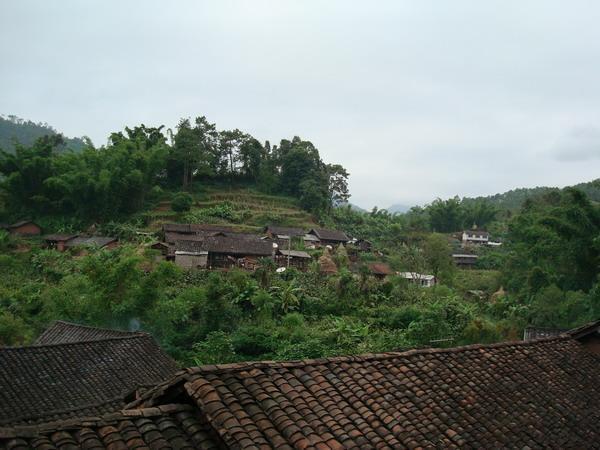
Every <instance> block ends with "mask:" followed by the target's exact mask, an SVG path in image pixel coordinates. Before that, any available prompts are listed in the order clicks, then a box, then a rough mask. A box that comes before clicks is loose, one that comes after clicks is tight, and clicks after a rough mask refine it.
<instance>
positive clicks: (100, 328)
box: [52, 319, 148, 334]
mask: <svg viewBox="0 0 600 450" xmlns="http://www.w3.org/2000/svg"><path fill="white" fill-rule="evenodd" d="M56 323H63V324H65V325H69V326H72V327H77V328H86V329H88V330H90V329H93V330H101V331H111V332H118V333H131V334H148V333H146V332H144V331H129V330H122V329H120V328H105V327H95V326H92V325H83V324H80V323H75V322H69V321H68V320H61V319H58V320H55V321H54V322H53V324H52V325H54V324H56Z"/></svg>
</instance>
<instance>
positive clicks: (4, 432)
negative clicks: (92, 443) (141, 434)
mask: <svg viewBox="0 0 600 450" xmlns="http://www.w3.org/2000/svg"><path fill="white" fill-rule="evenodd" d="M193 409H194V407H193V406H192V405H189V404H185V403H168V404H165V405H160V406H152V407H146V408H139V409H120V410H116V411H114V412H110V413H106V414H103V415H100V416H88V417H77V418H74V419H63V420H54V421H49V422H43V423H40V424H32V425H14V426H12V427H7V426H0V439H8V438H13V437H19V436H31V435H36V434H40V433H44V432H45V431H55V430H57V429H60V430H68V429H71V428H72V429H78V428H80V427H81V426H82V425H85V426H100V425H106V424H108V423H111V422H116V421H120V420H127V419H131V418H132V417H156V416H163V415H165V414H170V413H173V412H180V411H190V410H193Z"/></svg>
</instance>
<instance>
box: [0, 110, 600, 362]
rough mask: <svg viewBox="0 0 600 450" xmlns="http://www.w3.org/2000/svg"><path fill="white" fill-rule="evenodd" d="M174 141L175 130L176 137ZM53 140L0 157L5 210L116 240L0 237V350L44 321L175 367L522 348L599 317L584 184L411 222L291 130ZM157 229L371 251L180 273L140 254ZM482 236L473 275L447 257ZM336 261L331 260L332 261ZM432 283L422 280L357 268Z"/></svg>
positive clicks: (456, 207) (420, 212)
mask: <svg viewBox="0 0 600 450" xmlns="http://www.w3.org/2000/svg"><path fill="white" fill-rule="evenodd" d="M170 136H172V138H171V137H170ZM60 145H61V138H60V136H57V135H51V136H48V137H44V138H42V139H40V140H38V141H37V142H36V143H35V144H33V145H32V146H30V147H18V148H17V150H16V152H15V153H14V154H9V153H3V154H2V156H1V157H0V174H2V179H1V180H0V195H1V196H0V199H2V208H1V211H0V214H1V215H2V216H3V217H2V218H3V219H5V220H12V219H18V218H22V217H23V216H24V215H28V216H29V217H33V218H36V219H37V220H38V221H40V223H41V224H42V225H44V226H45V231H47V232H52V231H62V230H66V229H68V230H73V231H81V230H83V229H84V228H86V227H87V226H88V225H89V224H91V223H95V229H96V230H97V231H101V232H104V233H108V234H116V235H118V236H119V237H120V238H121V240H122V242H123V244H124V245H123V246H122V247H121V248H119V249H116V250H89V251H88V252H87V253H86V254H83V255H81V254H79V253H76V252H72V251H68V252H65V253H59V252H56V251H53V250H47V249H44V248H42V245H41V240H38V239H19V238H15V237H14V236H10V235H8V234H7V233H4V232H0V345H15V344H24V343H25V344H26V343H29V342H31V340H32V339H33V338H34V337H35V336H36V335H37V334H38V333H39V332H41V331H42V330H43V329H44V327H45V326H47V325H48V323H49V322H50V321H52V320H55V319H63V320H71V321H75V322H80V323H85V324H90V325H97V326H104V327H124V328H137V327H141V328H142V329H144V330H147V331H150V332H151V333H152V334H153V335H154V336H155V337H156V338H157V339H158V340H159V341H160V343H161V344H162V345H163V346H164V347H165V348H166V349H167V350H168V351H169V352H170V353H171V354H172V355H173V356H174V357H175V358H177V359H178V360H179V361H180V362H181V363H182V364H195V363H197V364H200V363H213V362H228V361H236V360H250V359H295V358H307V357H318V356H327V355H336V354H352V353H363V352H376V351H386V350H397V349H401V348H408V347H414V346H431V345H434V346H441V345H443V346H450V345H459V344H463V343H473V342H493V341H499V340H505V339H517V338H519V337H520V336H521V334H522V331H523V328H524V327H525V326H526V325H527V324H535V325H538V326H547V327H561V328H568V327H572V326H577V325H580V324H582V323H584V322H586V321H589V320H592V319H594V318H598V317H600V284H599V283H598V273H599V267H600V208H599V207H598V205H597V204H595V203H593V202H592V201H591V200H590V198H589V197H588V196H587V195H586V193H585V192H583V191H581V190H577V189H565V190H551V191H549V192H546V193H545V194H543V195H540V196H534V197H532V198H530V199H528V200H527V201H525V203H524V204H523V206H522V207H520V208H518V209H516V210H515V211H513V212H511V213H510V214H508V213H507V212H506V210H504V209H503V208H501V207H499V206H498V205H494V204H493V203H491V202H488V201H486V200H483V199H479V200H477V201H471V200H468V199H463V200H461V199H458V198H453V199H448V200H436V201H434V202H433V203H431V204H430V205H427V206H426V207H423V208H413V209H411V210H410V211H409V212H407V213H405V214H390V213H388V212H387V211H385V210H377V209H375V210H373V211H371V212H368V213H365V212H360V211H356V210H354V209H353V208H351V207H350V206H341V207H334V206H336V205H339V204H342V203H343V202H345V201H346V200H347V196H348V192H347V186H346V179H347V173H346V172H345V170H344V169H343V168H342V167H341V166H337V165H328V164H325V163H323V162H322V161H321V159H320V157H319V153H318V151H317V149H316V148H315V147H314V146H313V145H312V144H311V143H310V142H308V141H303V140H301V139H300V138H293V139H292V140H282V141H281V143H280V144H279V145H278V146H273V147H271V146H270V145H269V144H268V143H266V144H264V145H263V144H261V143H259V142H258V141H256V140H255V139H253V138H252V137H251V136H249V135H247V134H244V133H242V132H240V131H239V130H233V131H217V130H216V127H215V126H214V125H213V124H210V123H209V122H208V121H207V120H206V119H205V118H198V119H196V120H195V121H194V122H191V121H189V120H183V121H181V122H180V124H179V127H178V129H177V130H176V132H175V133H170V132H164V133H163V131H162V128H148V127H145V126H143V125H142V126H139V127H135V128H133V129H129V128H127V129H126V130H125V132H123V133H114V134H113V135H112V136H111V138H110V143H109V144H108V145H107V146H106V147H101V148H99V149H96V148H93V147H91V146H88V147H87V148H86V149H84V150H83V151H82V152H80V153H77V154H75V153H70V152H66V153H65V152H58V151H57V148H58V146H60ZM166 221H181V222H190V223H213V224H229V225H233V226H234V227H236V228H238V229H239V230H242V231H255V232H256V231H258V230H259V229H260V227H262V226H264V225H265V224H267V223H278V224H281V225H290V226H301V227H310V226H314V225H315V224H317V223H319V224H320V225H324V226H330V227H335V228H338V229H341V230H344V231H345V232H346V233H349V234H350V235H352V236H353V237H357V238H363V239H367V240H369V241H371V242H372V243H373V244H374V248H375V252H374V253H361V254H359V255H358V257H357V258H358V259H357V260H356V261H354V262H352V263H351V262H350V258H349V254H348V252H347V251H346V250H344V249H343V248H338V249H334V251H333V252H332V253H333V254H332V255H330V258H331V260H332V261H334V262H335V264H336V265H337V269H338V273H337V274H335V275H328V276H325V275H323V274H322V273H320V272H319V265H318V263H317V260H318V258H319V256H321V255H322V253H323V250H314V251H312V254H313V262H312V263H311V265H310V269H309V270H308V271H307V272H305V273H301V272H297V271H295V270H293V269H292V270H288V271H286V272H284V273H282V274H280V273H276V272H275V270H274V269H275V266H274V264H273V262H272V261H270V260H264V261H262V264H261V267H260V268H259V269H258V270H257V271H256V272H255V273H247V272H242V271H239V270H233V271H230V272H214V273H210V272H201V271H200V272H184V271H182V270H180V269H179V268H177V267H176V266H175V265H174V264H172V263H170V262H165V261H161V260H160V258H159V255H158V253H157V252H155V251H152V250H149V247H148V243H149V242H150V241H151V239H152V238H151V237H150V236H148V234H147V232H149V231H155V230H157V228H158V225H159V224H160V223H162V222H166ZM473 226H477V227H479V228H486V229H488V230H490V231H491V232H492V235H493V238H494V239H495V240H500V241H502V242H503V245H502V246H501V247H493V248H491V247H472V248H469V249H467V250H468V251H470V252H473V253H477V254H478V255H479V262H478V267H477V268H476V269H474V270H459V269H458V268H457V267H455V266H454V264H453V262H452V259H451V257H450V255H451V253H452V251H453V250H456V249H458V247H459V245H460V244H459V242H458V240H457V239H456V236H457V234H458V232H459V231H461V230H462V229H463V228H471V227H473ZM325 258H329V257H325ZM374 261H382V262H386V263H387V264H389V266H390V267H392V269H393V270H395V271H412V272H420V273H431V274H434V275H435V276H436V277H437V278H438V280H439V282H440V283H439V284H438V285H437V286H436V287H434V288H428V289H424V288H418V287H416V286H415V285H412V284H409V283H408V282H407V281H406V280H404V279H402V278H400V277H398V276H395V275H392V276H389V277H388V278H387V279H386V280H385V281H378V280H377V279H375V278H374V277H373V276H372V275H371V274H370V272H369V270H368V263H370V262H374Z"/></svg>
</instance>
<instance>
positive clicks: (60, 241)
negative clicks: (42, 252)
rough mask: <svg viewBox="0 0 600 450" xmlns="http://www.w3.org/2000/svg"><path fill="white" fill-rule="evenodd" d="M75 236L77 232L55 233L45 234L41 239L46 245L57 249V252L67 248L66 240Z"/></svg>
mask: <svg viewBox="0 0 600 450" xmlns="http://www.w3.org/2000/svg"><path fill="white" fill-rule="evenodd" d="M77 236H78V235H77V234H63V233H56V234H47V235H45V236H44V237H43V239H44V242H45V243H46V247H48V248H52V249H54V250H58V251H59V252H64V251H65V250H66V249H67V242H69V241H70V240H72V239H75V238H76V237H77Z"/></svg>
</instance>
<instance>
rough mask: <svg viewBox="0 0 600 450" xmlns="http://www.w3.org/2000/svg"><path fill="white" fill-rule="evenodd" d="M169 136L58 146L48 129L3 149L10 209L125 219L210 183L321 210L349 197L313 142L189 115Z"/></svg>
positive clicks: (150, 131) (340, 175) (139, 134)
mask: <svg viewBox="0 0 600 450" xmlns="http://www.w3.org/2000/svg"><path fill="white" fill-rule="evenodd" d="M168 134H169V135H170V136H172V144H169V143H167V136H166V134H165V133H163V127H158V128H151V127H146V126H144V125H141V126H138V127H135V128H133V129H130V128H126V130H125V132H124V133H122V132H118V133H113V134H111V136H110V139H109V144H108V145H107V146H104V147H100V148H98V149H96V148H94V147H93V146H91V145H88V147H86V148H85V149H84V150H83V151H81V152H79V153H72V152H68V153H65V152H59V151H58V149H59V148H61V146H62V145H63V144H64V139H63V138H62V137H61V136H60V135H48V136H44V137H42V138H40V139H39V140H37V141H36V142H35V143H34V144H33V145H32V146H30V147H25V146H18V147H17V148H16V150H15V152H14V154H13V153H8V152H1V153H0V176H2V177H3V178H2V179H0V188H1V189H2V191H3V193H4V195H5V202H6V210H5V213H6V214H8V215H12V216H24V215H27V216H31V217H40V216H51V215H54V216H68V217H71V218H77V219H80V220H82V221H88V222H94V221H106V220H115V219H122V218H124V217H127V216H129V215H131V214H133V213H135V212H139V211H141V210H143V209H144V208H146V207H148V205H149V204H150V203H152V201H156V200H158V199H160V198H161V197H162V193H163V191H164V190H173V189H176V188H179V189H183V190H192V189H194V188H197V187H198V186H199V185H200V186H202V185H203V184H208V183H227V184H228V185H229V186H233V185H235V184H237V183H249V184H251V185H253V186H256V188H257V189H259V190H260V191H262V192H266V193H270V192H278V193H282V194H286V195H289V196H292V197H294V198H296V199H298V202H299V203H300V205H302V207H304V208H305V209H307V210H309V211H311V212H313V213H315V214H319V215H323V214H326V213H327V212H328V211H329V210H330V209H331V208H332V206H333V205H335V204H336V203H338V202H341V201H345V200H346V199H347V198H348V187H347V177H348V173H347V172H346V171H345V170H344V168H343V167H342V166H340V165H339V164H325V163H324V162H323V161H322V160H321V158H320V156H319V151H318V150H317V149H316V148H315V147H314V145H313V144H312V143H310V142H308V141H304V140H302V139H300V138H299V137H294V138H293V139H291V140H286V139H283V140H281V142H280V144H279V145H278V146H273V147H272V148H271V145H270V144H269V143H268V142H267V143H266V144H265V145H264V146H263V145H262V144H261V143H259V142H258V141H257V140H256V139H254V138H253V137H252V136H250V135H248V134H246V133H243V132H241V131H239V130H237V129H236V130H233V131H229V130H224V131H217V129H216V126H215V125H214V124H211V123H209V122H208V121H207V120H206V118H204V117H199V118H197V119H196V120H195V122H194V123H193V124H191V122H190V121H189V120H187V119H185V120H182V121H181V122H180V123H179V125H178V128H177V132H176V133H174V134H173V133H170V132H169V133H168ZM180 198H181V197H180ZM176 204H178V205H179V203H178V202H177V203H176Z"/></svg>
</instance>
